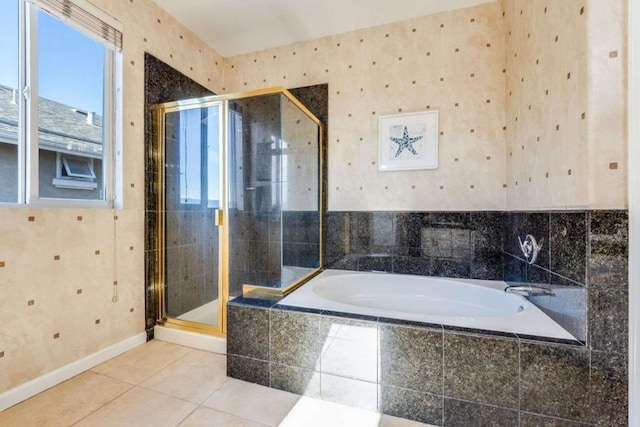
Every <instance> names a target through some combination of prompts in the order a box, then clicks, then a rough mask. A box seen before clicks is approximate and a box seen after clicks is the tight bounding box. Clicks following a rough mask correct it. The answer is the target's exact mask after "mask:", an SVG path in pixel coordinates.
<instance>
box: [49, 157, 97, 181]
mask: <svg viewBox="0 0 640 427" xmlns="http://www.w3.org/2000/svg"><path fill="white" fill-rule="evenodd" d="M74 160H75V161H80V162H85V163H86V164H87V168H88V169H89V173H88V174H85V173H78V172H73V171H72V170H71V169H72V168H73V166H72V165H71V164H70V163H69V162H70V161H74ZM63 168H64V170H66V172H67V176H68V177H69V178H72V179H74V178H84V179H90V180H94V179H96V173H95V171H94V170H93V158H92V157H77V156H71V155H67V154H62V153H57V156H56V175H57V178H62V177H63V175H62V170H63Z"/></svg>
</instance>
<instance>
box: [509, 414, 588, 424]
mask: <svg viewBox="0 0 640 427" xmlns="http://www.w3.org/2000/svg"><path fill="white" fill-rule="evenodd" d="M584 425H585V424H583V423H576V422H573V421H569V420H564V419H561V418H552V417H544V416H542V415H536V414H528V413H526V412H521V413H520V427H581V426H584Z"/></svg>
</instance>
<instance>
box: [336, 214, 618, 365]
mask: <svg viewBox="0 0 640 427" xmlns="http://www.w3.org/2000/svg"><path fill="white" fill-rule="evenodd" d="M326 223H327V229H329V230H332V233H330V235H329V236H328V238H327V244H326V257H325V260H326V262H325V266H326V267H327V268H336V269H345V270H358V271H386V272H393V273H398V274H416V275H424V276H441V277H454V278H468V279H484V280H504V281H506V282H507V283H509V284H517V283H535V284H538V285H541V286H545V287H549V288H552V289H553V290H554V292H555V294H556V296H555V297H548V296H539V297H533V298H532V301H533V302H534V304H536V305H537V306H538V307H539V308H541V309H542V310H543V311H545V312H546V313H547V314H548V315H549V316H550V317H552V318H553V319H554V320H556V321H557V322H558V323H559V324H560V325H562V326H563V327H564V328H565V329H567V330H568V331H569V332H571V333H572V334H573V335H574V336H575V337H576V338H578V339H579V340H580V341H583V342H589V345H591V346H595V347H594V348H599V349H602V350H607V351H614V352H619V353H625V352H626V347H625V345H626V344H625V343H626V335H625V334H626V321H624V319H626V318H627V311H628V310H627V305H628V301H627V294H628V291H627V277H626V274H627V267H626V266H627V245H628V225H627V212H626V211H621V210H620V211H546V212H328V213H327V215H326ZM527 234H531V235H533V236H534V237H535V238H536V239H537V240H538V242H542V249H541V251H540V253H539V255H538V259H537V261H536V262H535V264H532V265H530V264H528V263H527V262H526V261H525V258H524V256H523V255H522V252H521V250H520V246H519V243H518V236H520V238H522V239H524V238H525V236H526V235H527ZM614 313H617V314H616V316H615V319H613V318H612V316H613V314H614ZM620 319H622V320H620ZM589 331H590V332H589Z"/></svg>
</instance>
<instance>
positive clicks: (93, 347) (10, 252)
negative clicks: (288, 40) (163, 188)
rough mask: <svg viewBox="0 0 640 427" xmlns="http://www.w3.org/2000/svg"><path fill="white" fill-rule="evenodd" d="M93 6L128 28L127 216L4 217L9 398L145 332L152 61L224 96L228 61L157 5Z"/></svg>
mask: <svg viewBox="0 0 640 427" xmlns="http://www.w3.org/2000/svg"><path fill="white" fill-rule="evenodd" d="M92 3H93V4H94V5H96V6H97V7H99V8H101V9H102V10H104V11H105V12H107V13H108V14H110V15H111V16H113V17H115V18H116V19H117V20H119V21H120V22H121V23H122V24H123V25H124V33H125V37H124V50H123V61H124V63H123V72H124V75H123V80H124V87H123V98H124V100H125V102H124V106H123V109H124V116H123V117H124V118H123V122H124V123H123V132H124V134H123V148H122V152H121V153H120V155H121V156H122V161H123V167H122V169H123V171H122V174H123V179H122V181H123V182H122V186H123V196H124V200H123V205H124V206H123V209H121V210H101V209H94V210H78V209H30V208H2V209H1V210H0V235H1V236H2V238H0V295H2V298H0V324H2V329H1V331H0V393H1V392H3V391H6V390H8V389H11V388H13V387H16V386H18V385H20V384H22V383H24V382H26V381H28V380H31V379H33V378H35V377H37V376H39V375H42V374H44V373H46V372H49V371H52V370H54V369H56V368H59V367H61V366H63V365H65V364H67V363H70V362H72V361H75V360H77V359H80V358H82V357H84V356H87V355H89V354H91V353H94V352H96V351H98V350H100V349H103V348H105V347H108V346H109V345H112V344H115V343H117V342H119V341H122V340H124V339H126V338H129V337H131V336H133V335H135V334H137V333H140V332H143V331H144V188H145V182H144V126H143V122H144V52H145V51H149V52H151V53H153V54H154V55H156V56H157V57H159V58H161V59H162V60H163V61H165V62H167V63H168V64H170V65H172V66H173V67H175V68H177V69H178V70H180V71H181V72H182V73H184V74H186V75H188V76H189V77H191V78H192V79H194V80H196V81H198V82H199V83H201V84H202V85H204V86H207V87H208V88H210V89H211V90H212V91H214V92H220V91H221V84H220V83H221V77H222V58H221V57H220V56H218V55H217V54H216V53H215V52H213V51H212V50H211V49H210V48H209V47H207V46H206V45H205V44H204V43H202V42H201V41H200V40H198V39H197V38H196V37H195V36H194V35H193V34H192V33H190V32H189V31H188V30H187V29H186V28H184V27H182V26H181V25H179V24H178V23H177V21H175V20H174V19H173V18H171V17H170V16H169V15H167V14H166V13H165V12H164V11H162V10H161V9H159V8H158V7H156V6H155V4H154V3H152V2H151V1H150V0H132V1H118V2H114V1H108V0H92ZM216 63H217V64H218V65H216ZM116 218H117V219H116ZM116 281H117V286H118V294H119V301H118V302H117V303H113V302H112V301H111V299H112V295H113V293H112V291H113V283H114V282H116Z"/></svg>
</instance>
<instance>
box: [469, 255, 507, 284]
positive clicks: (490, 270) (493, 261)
mask: <svg viewBox="0 0 640 427" xmlns="http://www.w3.org/2000/svg"><path fill="white" fill-rule="evenodd" d="M473 258H474V259H473V260H472V261H471V267H470V273H469V274H470V277H471V278H472V279H480V280H503V279H504V266H503V258H502V253H500V252H499V251H498V252H489V251H487V252H481V253H479V252H476V253H475V254H474V257H473Z"/></svg>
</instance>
